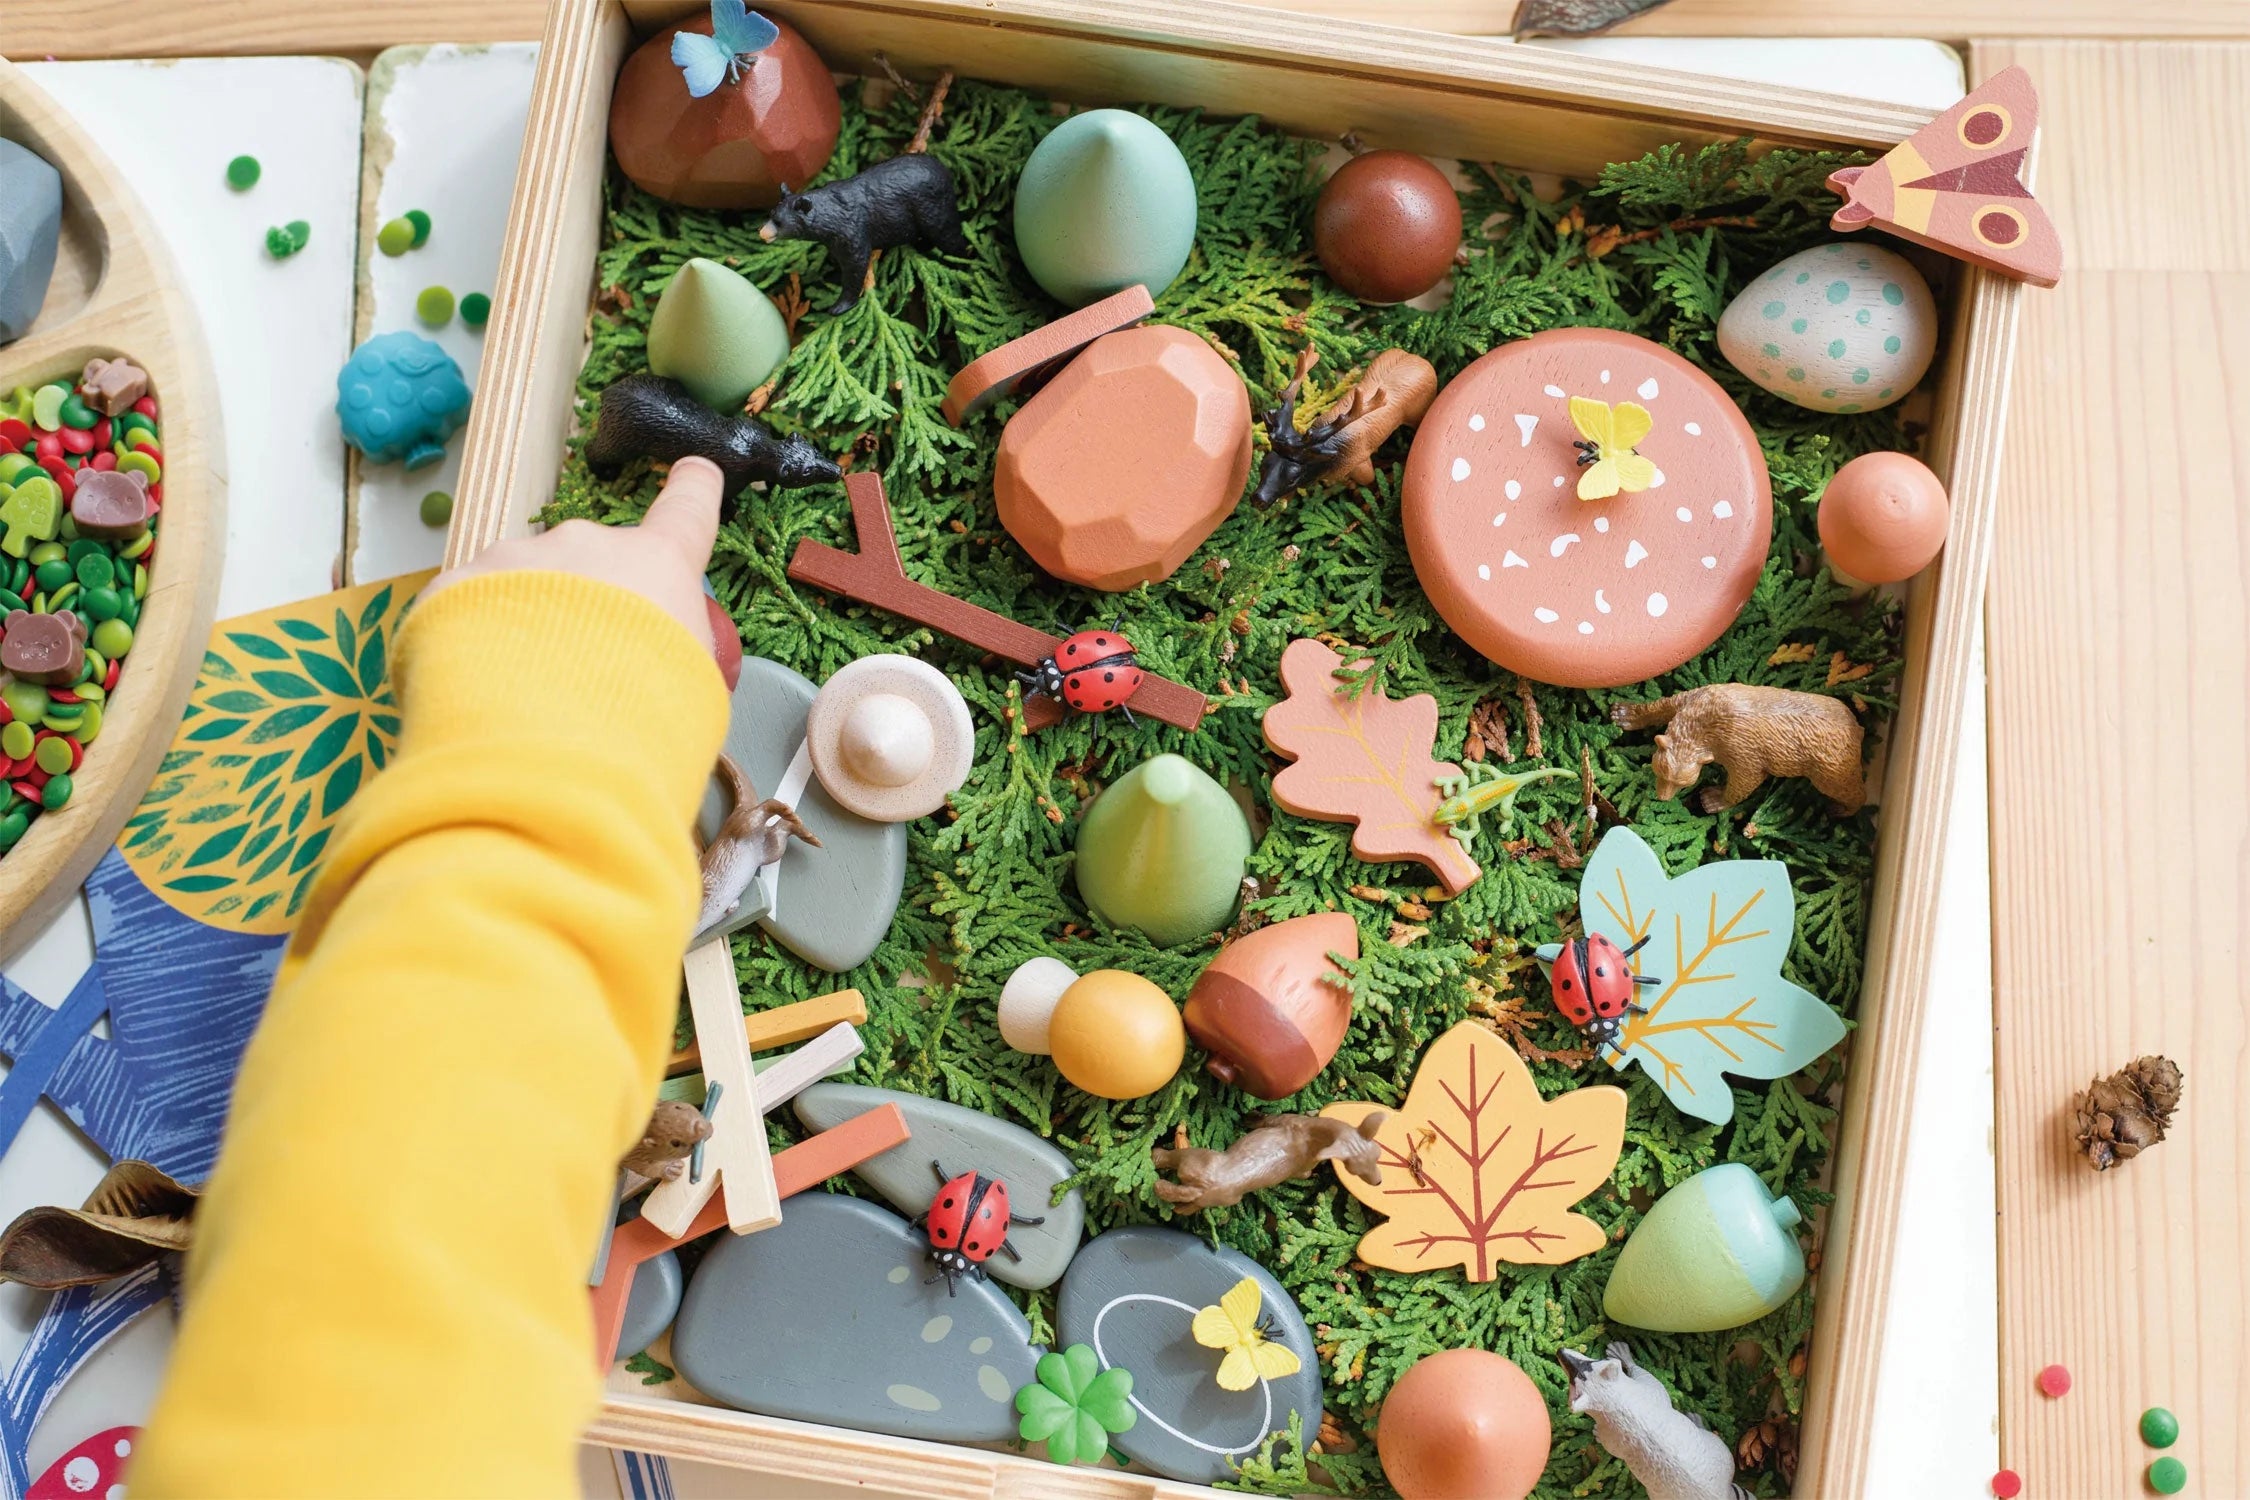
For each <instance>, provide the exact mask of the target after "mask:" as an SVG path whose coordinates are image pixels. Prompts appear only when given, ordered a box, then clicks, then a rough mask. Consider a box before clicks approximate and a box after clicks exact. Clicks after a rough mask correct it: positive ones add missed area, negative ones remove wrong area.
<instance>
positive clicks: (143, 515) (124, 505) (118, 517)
mask: <svg viewBox="0 0 2250 1500" xmlns="http://www.w3.org/2000/svg"><path fill="white" fill-rule="evenodd" d="M155 514H156V507H155V505H153V504H152V503H150V501H149V498H148V479H147V477H146V476H144V475H142V474H139V473H136V472H134V471H132V470H129V469H126V470H119V469H82V470H80V471H79V474H78V488H77V489H76V490H74V491H72V492H71V496H70V518H71V520H73V521H75V522H77V523H78V534H79V535H80V536H90V537H98V538H99V539H101V540H102V541H105V542H129V541H131V540H133V538H135V537H137V536H139V535H140V534H141V533H143V532H145V531H147V530H148V520H149V517H151V516H153V515H155Z"/></svg>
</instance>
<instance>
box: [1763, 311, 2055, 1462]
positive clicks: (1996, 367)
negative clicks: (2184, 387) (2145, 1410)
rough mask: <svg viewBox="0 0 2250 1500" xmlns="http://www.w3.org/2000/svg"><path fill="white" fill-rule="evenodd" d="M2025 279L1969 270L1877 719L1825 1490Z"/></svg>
mask: <svg viewBox="0 0 2250 1500" xmlns="http://www.w3.org/2000/svg"><path fill="white" fill-rule="evenodd" d="M2022 291H2023V289H2022V287H2021V286H2020V285H2019V284H2017V283H2015V282H2012V281H2008V280H2005V279H2003V278H2001V277H1998V276H1995V275H1993V274H1992V273H1990V272H1987V271H1969V272H1966V273H1965V286H1964V288H1963V290H1962V292H1961V295H1960V297H1959V299H1958V303H1957V308H1956V311H1955V316H1954V319H1953V324H1952V334H1951V338H1952V345H1951V350H1950V353H1949V356H1948V359H1947V364H1946V369H1945V374H1944V378H1943V379H1942V381H1941V383H1940V387H1939V398H1938V411H1939V418H1938V421H1937V423H1936V424H1935V426H1934V429H1933V431H1932V433H1931V440H1930V450H1929V453H1928V455H1927V456H1928V457H1929V460H1930V462H1931V465H1932V467H1934V468H1935V469H1936V470H1937V471H1938V473H1939V474H1940V475H1942V476H1943V477H1944V478H1945V480H1946V484H1947V488H1948V490H1949V492H1950V494H1951V496H1952V501H1953V518H1952V527H1951V530H1950V532H1949V533H1948V535H1947V537H1946V546H1945V552H1944V554H1943V555H1942V556H1941V558H1940V559H1939V561H1938V563H1937V564H1936V565H1935V566H1933V567H1932V568H1931V569H1930V570H1929V571H1928V572H1926V573H1925V574H1924V575H1923V576H1922V578H1921V579H1920V580H1919V581H1918V582H1917V584H1916V585H1915V588H1914V590H1913V592H1912V594H1911V595H1910V597H1909V601H1908V614H1907V631H1906V660H1907V672H1906V676H1905V679H1904V681H1903V682H1902V684H1901V688H1900V710H1899V715H1898V718H1897V719H1896V721H1895V722H1894V723H1893V725H1892V728H1891V741H1890V763H1889V768H1888V773H1887V776H1886V782H1885V788H1884V800H1883V828H1882V834H1881V841H1880V845H1879V848H1878V854H1877V860H1876V868H1875V895H1874V902H1873V907H1872V910H1871V913H1870V919H1869V932H1870V941H1869V946H1868V955H1867V970H1866V977H1865V982H1864V985H1863V988H1862V993H1861V1001H1860V1027H1859V1031H1858V1033H1857V1035H1856V1036H1855V1038H1854V1040H1853V1042H1852V1049H1853V1050H1852V1058H1851V1067H1850V1070H1849V1073H1848V1076H1847V1081H1846V1084H1845V1093H1844V1124H1843V1130H1842V1133H1841V1135H1840V1136H1839V1138H1838V1142H1837V1150H1836V1155H1835V1158H1834V1161H1833V1168H1832V1170H1833V1181H1834V1185H1835V1191H1836V1202H1835V1204H1834V1206H1833V1207H1832V1208H1831V1209H1830V1210H1829V1214H1828V1218H1827V1229H1826V1232H1825V1234H1824V1237H1823V1240H1822V1244H1821V1268H1820V1282H1819V1288H1818V1295H1817V1297H1816V1299H1815V1301H1814V1305H1813V1306H1814V1311H1813V1339H1812V1353H1811V1359H1810V1367H1809V1370H1808V1372H1807V1374H1808V1384H1809V1387H1810V1389H1812V1390H1813V1391H1816V1392H1818V1393H1819V1396H1820V1399H1819V1400H1818V1402H1817V1403H1816V1402H1813V1401H1811V1400H1808V1401H1807V1403H1806V1407H1805V1413H1804V1425H1803V1431H1802V1433H1801V1435H1800V1446H1799V1459H1798V1469H1797V1492H1798V1493H1800V1494H1805V1495H1818V1496H1821V1497H1823V1500H1827V1497H1830V1496H1834V1497H1838V1500H1853V1497H1856V1496H1859V1495H1860V1494H1862V1493H1863V1491H1862V1488H1861V1486H1862V1483H1863V1480H1864V1476H1865V1471H1866V1466H1867V1457H1868V1448H1869V1443H1870V1441H1871V1439H1872V1437H1873V1433H1874V1418H1875V1390H1876V1384H1877V1377H1878V1375H1879V1372H1880V1366H1881V1360H1880V1355H1881V1352H1882V1345H1883V1330H1884V1324H1885V1320H1886V1319H1887V1317H1888V1316H1889V1311H1890V1296H1891V1263H1892V1258H1893V1254H1894V1251H1895V1249H1896V1235H1897V1225H1898V1215H1899V1205H1900V1202H1901V1200H1902V1198H1903V1196H1904V1193H1905V1188H1906V1180H1905V1173H1906V1148H1907V1139H1908V1135H1909V1130H1908V1123H1909V1117H1910V1114H1911V1111H1912V1109H1913V1107H1914V1074H1915V1068H1916V1065H1917V1063H1918V1061H1919V1059H1920V1056H1921V1044H1922V1026H1923V1021H1924V1018H1925V1015H1926V1009H1927V1006H1926V1001H1927V996H1928V992H1929V982H1930V966H1931V962H1932V958H1933V954H1934V952H1935V946H1934V939H1935V935H1936V929H1937V915H1938V891H1939V887H1940V878H1941V876H1942V874H1943V871H1944V868H1945V844H1946V831H1947V828H1948V825H1949V823H1950V819H1951V812H1952V806H1953V784H1954V773H1955V769H1956V765H1957V762H1958V760H1959V751H1960V736H1961V716H1962V712H1963V709H1964V706H1965V705H1966V704H1967V702H1968V701H1969V695H1970V694H1971V693H1974V692H1976V691H1978V690H1979V684H1978V682H1977V680H1976V678H1975V675H1974V667H1975V662H1974V656H1973V653H1974V642H1975V635H1976V624H1977V617H1978V615H1979V614H1980V613H1981V611H1982V610H1983V607H1984V581H1985V574H1986V572H1987V571H1988V570H1989V568H1990V566H1991V560H1992V535H1993V529H1994V520H1995V516H1996V513H1997V507H1998V499H1999V481H2000V453H2001V444H2002V439H2003V436H2004V429H2005V419H2006V415H2007V408H2008V383H2009V372H2010V370H2011V369H2012V368H2013V364H2014V358H2015V344H2016V320H2017V312H2018V309H2019V308H2020V306H2021V298H2022Z"/></svg>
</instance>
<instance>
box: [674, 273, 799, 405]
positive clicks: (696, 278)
mask: <svg viewBox="0 0 2250 1500" xmlns="http://www.w3.org/2000/svg"><path fill="white" fill-rule="evenodd" d="M788 357H789V325H788V324H787V323H784V322H783V321H782V320H781V312H780V310H779V309H778V308H776V307H775V306H774V305H773V299H771V298H770V297H768V296H767V295H766V294H765V293H764V292H761V291H759V290H758V289H757V288H756V287H754V286H752V285H751V284H750V283H749V282H748V281H746V280H744V279H743V278H742V277H741V276H739V275H737V274H736V273H735V272H733V271H730V270H728V269H727V268H726V267H725V266H722V265H720V264H719V263H718V262H717V261H715V260H703V259H700V258H698V259H696V260H691V261H689V262H688V263H687V264H685V265H683V266H681V267H680V269H679V270H678V271H677V272H675V273H674V274H673V277H672V281H671V284H670V285H669V286H667V287H665V288H664V290H663V292H661V293H660V294H659V295H658V296H657V299H656V313H655V315H654V316H653V317H652V318H650V319H649V325H648V367H649V369H650V371H651V372H653V373H655V374H658V375H666V376H670V377H671V378H672V379H674V380H677V381H678V382H679V383H680V384H682V385H684V386H686V387H687V388H688V392H689V394H691V395H693V396H694V397H695V399H696V400H698V401H700V402H702V403H703V404H704V405H705V406H708V407H710V408H711V409H712V410H713V411H723V412H738V411H740V410H742V403H743V402H745V401H747V400H749V399H750V393H751V392H752V391H754V390H756V389H757V388H758V387H759V386H761V385H763V384H765V381H766V377H767V376H769V375H771V374H772V373H773V372H774V371H775V370H778V369H780V368H781V362H782V361H783V360H785V359H787V358H788Z"/></svg>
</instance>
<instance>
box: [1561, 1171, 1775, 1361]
mask: <svg viewBox="0 0 2250 1500" xmlns="http://www.w3.org/2000/svg"><path fill="white" fill-rule="evenodd" d="M1799 1217H1800V1215H1799V1214H1798V1212H1797V1205H1796V1204H1795V1203H1793V1202H1791V1201H1790V1200H1789V1199H1787V1198H1776V1197H1774V1196H1773V1195H1772V1194H1770V1193H1768V1192H1767V1191H1766V1185H1765V1183H1764V1182H1762V1181H1760V1180H1759V1177H1758V1174H1757V1173H1755V1172H1753V1171H1751V1170H1750V1169H1749V1168H1748V1167H1746V1166H1744V1165H1742V1164H1741V1163H1740V1162H1728V1163H1726V1164H1724V1165H1722V1166H1716V1167H1711V1168H1708V1169H1706V1170H1704V1171H1701V1172H1698V1173H1696V1174H1695V1175H1694V1176H1693V1177H1690V1178H1689V1179H1688V1180H1687V1181H1685V1182H1683V1183H1681V1184H1680V1185H1679V1186H1677V1187H1675V1188H1673V1189H1672V1190H1671V1191H1670V1192H1668V1193H1666V1194H1665V1195H1664V1196H1663V1197H1661V1198H1659V1199H1657V1200H1656V1204H1655V1206H1654V1207H1653V1208H1651V1209H1650V1210H1649V1211H1648V1216H1647V1217H1646V1218H1644V1219H1642V1220H1641V1222H1640V1224H1639V1225H1638V1226H1637V1227H1636V1228H1635V1229H1634V1230H1633V1233H1632V1236H1631V1237H1630V1238H1629V1239H1627V1240H1626V1241H1625V1248H1624V1249H1622V1250H1620V1251H1619V1252H1618V1253H1617V1264H1616V1266H1615V1267H1613V1268H1612V1269H1611V1271H1610V1273H1609V1285H1608V1287H1607V1288H1606V1289H1605V1290H1604V1291H1603V1292H1602V1311H1603V1312H1604V1313H1605V1314H1607V1315H1608V1316H1609V1317H1610V1318H1611V1319H1612V1320H1614V1321H1616V1322H1619V1323H1628V1324H1631V1325H1632V1326H1633V1327H1635V1328H1653V1329H1656V1330H1659V1331H1661V1332H1665V1333H1710V1332H1716V1331H1717V1330H1719V1329H1723V1328H1740V1327H1741V1326H1742V1325H1743V1324H1745V1323H1751V1322H1755V1321H1756V1320H1757V1319H1759V1318H1762V1317H1764V1316H1765V1315H1766V1314H1767V1313H1769V1312H1772V1311H1773V1310H1774V1309H1775V1308H1777V1307H1779V1306H1781V1304H1782V1303H1784V1302H1787V1301H1788V1300H1789V1299H1790V1298H1791V1297H1793V1296H1795V1295H1796V1292H1797V1288H1798V1287H1800V1286H1802V1285H1804V1281H1805V1254H1804V1251H1803V1249H1802V1248H1800V1247H1799V1245H1798V1244H1797V1236H1796V1235H1795V1234H1794V1233H1792V1232H1791V1231H1792V1230H1793V1229H1794V1228H1795V1226H1796V1224H1797V1221H1798V1219H1799Z"/></svg>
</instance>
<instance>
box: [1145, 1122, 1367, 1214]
mask: <svg viewBox="0 0 2250 1500" xmlns="http://www.w3.org/2000/svg"><path fill="white" fill-rule="evenodd" d="M1384 1114H1385V1112H1384V1111H1383V1110H1379V1109H1378V1110H1376V1111H1374V1112H1373V1113H1371V1114H1370V1115H1368V1117H1367V1118H1366V1119H1364V1120H1362V1121H1360V1122H1359V1124H1357V1125H1356V1126H1354V1125H1347V1124H1345V1123H1344V1122H1343V1121H1342V1120H1330V1119H1326V1118H1324V1117H1322V1116H1319V1115H1260V1116H1259V1117H1258V1118H1257V1120H1256V1121H1255V1122H1254V1123H1252V1125H1251V1126H1250V1128H1249V1129H1248V1130H1246V1131H1244V1132H1243V1133H1242V1135H1241V1136H1240V1137H1239V1138H1238V1139H1237V1140H1236V1141H1235V1143H1234V1144H1233V1145H1231V1146H1229V1147H1227V1149H1226V1150H1224V1151H1207V1150H1205V1149H1204V1148H1203V1147H1201V1146H1179V1147H1172V1146H1159V1147H1157V1148H1156V1150H1155V1151H1154V1153H1153V1157H1154V1160H1155V1162H1156V1169H1157V1170H1158V1171H1159V1172H1171V1173H1174V1174H1176V1175H1177V1176H1178V1177H1179V1179H1180V1180H1179V1181H1178V1182H1159V1183H1157V1184H1156V1196H1157V1197H1159V1198H1162V1199H1163V1200H1164V1201H1165V1202H1166V1203H1169V1204H1171V1205H1172V1208H1173V1210H1174V1212H1177V1213H1183V1214H1192V1213H1197V1212H1199V1211H1201V1210H1203V1209H1206V1208H1228V1207H1231V1206H1232V1205H1234V1204H1237V1203H1240V1202H1241V1201H1242V1196H1243V1194H1245V1193H1254V1192H1256V1191H1257V1190H1258V1189H1260V1188H1270V1187H1272V1186H1274V1185H1275V1184H1277V1183H1283V1182H1287V1181H1288V1180H1289V1179H1290V1178H1292V1177H1309V1176H1311V1175H1312V1172H1313V1169H1314V1168H1315V1167H1317V1166H1319V1165H1320V1164H1321V1163H1322V1162H1324V1161H1332V1162H1334V1163H1336V1168H1337V1170H1338V1171H1342V1172H1349V1173H1351V1174H1352V1175H1353V1176H1354V1177H1357V1178H1359V1179H1360V1180H1361V1181H1362V1182H1371V1183H1377V1184H1380V1183H1381V1182H1382V1180H1383V1167H1382V1148H1381V1147H1380V1146H1378V1145H1376V1143H1375V1132H1376V1131H1378V1130H1380V1129H1381V1128H1382V1126H1383V1118H1384Z"/></svg>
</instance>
